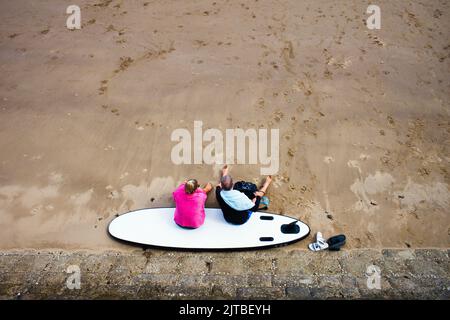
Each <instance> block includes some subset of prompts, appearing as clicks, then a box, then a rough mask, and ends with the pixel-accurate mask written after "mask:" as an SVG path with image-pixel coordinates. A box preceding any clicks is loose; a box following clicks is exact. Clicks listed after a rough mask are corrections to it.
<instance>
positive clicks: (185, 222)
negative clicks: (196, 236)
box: [173, 179, 212, 229]
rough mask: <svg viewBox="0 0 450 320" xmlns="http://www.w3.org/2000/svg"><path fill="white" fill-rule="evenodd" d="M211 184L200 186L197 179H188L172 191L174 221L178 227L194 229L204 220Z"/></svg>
mask: <svg viewBox="0 0 450 320" xmlns="http://www.w3.org/2000/svg"><path fill="white" fill-rule="evenodd" d="M211 189H212V185H211V184H210V183H208V184H207V185H206V187H205V188H204V189H202V188H200V187H199V185H198V182H197V180H195V179H190V180H188V181H186V182H184V183H182V184H181V185H180V186H179V187H178V188H177V189H176V190H175V191H174V192H173V200H174V201H175V205H176V208H175V216H174V220H175V223H176V224H178V225H179V226H180V227H183V228H188V229H195V228H198V227H200V226H201V225H202V224H203V222H204V221H205V202H206V198H207V193H208V192H209V191H211Z"/></svg>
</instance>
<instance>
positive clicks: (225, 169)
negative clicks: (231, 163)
mask: <svg viewBox="0 0 450 320" xmlns="http://www.w3.org/2000/svg"><path fill="white" fill-rule="evenodd" d="M227 175H228V165H227V164H226V165H224V166H223V167H222V170H221V171H220V177H223V176H227Z"/></svg>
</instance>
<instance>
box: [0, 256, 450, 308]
mask: <svg viewBox="0 0 450 320" xmlns="http://www.w3.org/2000/svg"><path fill="white" fill-rule="evenodd" d="M448 253H449V251H448V249H416V250H411V249H409V250H396V249H384V250H373V249H361V250H344V251H340V252H326V251H325V252H319V253H314V252H309V251H304V250H291V251H288V250H279V249H271V250H266V251H253V252H238V253H218V252H214V253H212V252H206V253H205V252H203V253H199V252H198V253H193V252H168V251H160V250H146V251H132V252H119V251H104V252H96V253H94V252H90V251H61V250H55V251H52V250H45V251H36V250H14V251H3V252H0V298H1V299H261V298H265V299H330V298H332V299H361V298H363V299H388V298H389V299H392V298H393V299H411V298H417V299H449V298H450V262H449V256H448ZM70 265H75V266H78V267H79V270H80V289H69V288H67V285H66V281H67V279H68V277H69V276H70V274H69V273H67V268H68V267H69V266H70ZM369 265H375V266H377V267H378V268H379V270H380V271H381V278H380V281H379V283H380V286H381V289H376V288H375V289H371V288H369V287H368V285H367V280H368V274H366V272H367V267H368V266H369Z"/></svg>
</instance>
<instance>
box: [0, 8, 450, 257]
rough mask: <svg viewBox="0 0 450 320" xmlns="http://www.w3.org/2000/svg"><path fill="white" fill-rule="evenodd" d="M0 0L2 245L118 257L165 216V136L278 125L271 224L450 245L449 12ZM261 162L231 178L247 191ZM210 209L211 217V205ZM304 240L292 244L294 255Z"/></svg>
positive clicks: (370, 239)
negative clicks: (133, 221) (128, 231)
mask: <svg viewBox="0 0 450 320" xmlns="http://www.w3.org/2000/svg"><path fill="white" fill-rule="evenodd" d="M69 4H72V3H69V2H66V1H56V0H47V1H31V0H30V1H23V0H20V1H7V0H2V1H0V21H1V22H0V23H1V28H0V74H1V75H0V152H1V153H0V230H1V233H0V248H1V249H8V248H55V247H57V248H89V249H103V248H116V249H118V248H128V247H125V246H123V245H121V244H118V243H116V242H115V241H114V240H112V239H110V238H109V237H108V235H107V233H106V228H107V224H108V222H109V221H110V220H111V219H112V218H113V217H114V216H115V214H117V213H124V212H126V211H128V210H132V209H137V208H142V207H152V206H172V205H173V202H172V199H171V192H172V190H173V189H174V188H175V186H176V184H177V183H178V182H180V181H182V180H184V179H185V178H187V177H197V178H198V179H199V180H200V181H203V182H206V181H215V180H216V179H217V175H218V170H217V166H211V165H180V166H176V165H174V164H172V162H171V159H170V151H171V148H172V147H173V146H174V143H173V142H171V141H170V135H171V133H172V131H173V130H174V129H176V128H181V127H185V128H188V129H189V130H192V128H193V122H194V120H201V121H203V123H204V126H205V128H206V127H208V128H219V129H221V130H225V129H226V128H236V127H240V128H258V127H264V128H279V129H280V170H279V172H278V174H277V175H276V177H275V181H274V184H273V185H272V186H271V187H270V189H269V193H268V195H269V197H270V199H271V205H270V211H272V212H278V213H281V214H287V215H290V216H294V217H298V218H299V219H301V220H303V221H305V222H306V223H308V224H309V225H310V226H311V228H312V231H313V232H316V231H322V232H323V233H324V234H325V236H330V235H333V234H337V233H345V234H346V235H347V237H348V247H350V248H360V247H370V248H379V247H406V246H408V247H449V245H450V212H449V208H450V193H449V183H450V182H449V173H448V170H449V161H450V154H449V133H450V130H449V129H450V125H449V121H450V117H449V93H450V89H449V88H450V77H449V71H450V70H449V69H450V68H449V67H450V39H449V30H450V3H449V2H447V1H437V0H435V1H381V0H379V1H377V4H378V5H379V6H380V7H381V10H382V27H381V30H373V31H371V30H369V29H367V27H366V26H365V24H364V20H365V19H366V17H367V16H368V15H367V14H366V13H365V12H366V8H367V6H368V4H369V2H367V1H356V0H354V1H353V0H352V1H325V0H324V1H316V0H311V1H297V0H295V1H268V0H259V1H258V0H256V1H241V2H238V1H219V0H216V1H193V0H186V1H163V0H161V1H152V0H147V1H118V0H113V1H104V0H103V1H102V0H97V1H77V4H78V5H79V6H80V7H81V13H82V24H83V27H82V29H81V30H75V31H69V30H68V29H66V27H65V24H66V18H67V15H66V14H65V10H66V7H67V6H68V5H69ZM259 168H260V166H259V165H233V166H232V173H233V176H234V177H235V178H241V179H245V180H250V181H253V180H255V179H256V181H259V180H260V178H261V177H260V176H259ZM207 205H208V206H217V204H216V201H215V199H214V196H213V195H211V196H210V197H209V199H208V202H207ZM308 242H309V239H308V240H304V241H302V242H299V243H297V244H294V245H293V247H296V248H306V245H307V243H308Z"/></svg>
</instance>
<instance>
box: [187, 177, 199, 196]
mask: <svg viewBox="0 0 450 320" xmlns="http://www.w3.org/2000/svg"><path fill="white" fill-rule="evenodd" d="M197 188H198V182H197V180H195V179H189V180H188V181H187V182H186V184H185V185H184V191H185V192H186V193H187V194H193V193H194V192H195V190H197Z"/></svg>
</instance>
